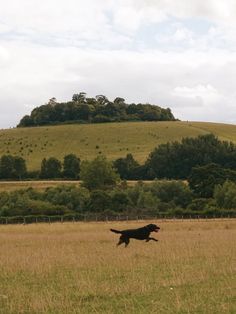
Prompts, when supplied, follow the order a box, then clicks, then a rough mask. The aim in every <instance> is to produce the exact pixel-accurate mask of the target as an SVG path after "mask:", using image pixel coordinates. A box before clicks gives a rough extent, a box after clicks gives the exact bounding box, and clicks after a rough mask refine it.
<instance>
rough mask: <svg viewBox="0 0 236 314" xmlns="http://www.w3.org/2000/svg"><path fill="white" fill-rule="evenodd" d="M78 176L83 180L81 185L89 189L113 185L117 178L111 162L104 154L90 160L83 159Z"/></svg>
mask: <svg viewBox="0 0 236 314" xmlns="http://www.w3.org/2000/svg"><path fill="white" fill-rule="evenodd" d="M80 178H81V180H82V181H83V186H84V187H86V188H88V189H89V190H95V189H104V188H107V187H111V186H115V185H116V183H117V181H118V180H119V176H118V174H117V173H116V172H115V170H114V168H113V166H112V163H111V162H109V161H108V160H107V159H106V158H105V157H104V156H98V157H96V158H95V159H94V160H92V161H83V162H82V163H81V172H80Z"/></svg>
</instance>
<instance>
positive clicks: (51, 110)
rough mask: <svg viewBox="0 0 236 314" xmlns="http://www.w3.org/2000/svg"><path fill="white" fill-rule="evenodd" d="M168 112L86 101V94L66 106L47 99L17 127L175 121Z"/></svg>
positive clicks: (118, 99) (104, 100) (99, 97)
mask: <svg viewBox="0 0 236 314" xmlns="http://www.w3.org/2000/svg"><path fill="white" fill-rule="evenodd" d="M175 120H176V119H175V117H174V115H173V114H172V112H171V110H170V109H169V108H166V109H164V108H161V107H159V106H157V105H150V104H141V103H139V104H134V103H131V104H127V103H126V102H125V99H124V98H121V97H116V98H115V99H114V100H113V101H110V100H109V99H108V98H107V97H106V96H104V95H97V96H96V97H95V98H89V97H87V96H86V93H83V92H81V93H79V94H74V95H73V96H72V100H71V101H68V102H57V100H56V98H55V97H53V98H51V99H50V100H49V101H48V103H47V104H45V105H42V106H39V107H36V108H34V109H33V110H32V112H31V114H30V115H26V116H24V117H23V118H22V119H21V120H20V123H19V124H18V127H30V126H39V125H55V124H66V123H101V122H119V121H175Z"/></svg>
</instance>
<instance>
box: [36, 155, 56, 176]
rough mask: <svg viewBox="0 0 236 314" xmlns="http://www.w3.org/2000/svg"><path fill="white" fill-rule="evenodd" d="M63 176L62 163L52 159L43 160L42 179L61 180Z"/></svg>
mask: <svg viewBox="0 0 236 314" xmlns="http://www.w3.org/2000/svg"><path fill="white" fill-rule="evenodd" d="M60 176H61V162H60V161H59V160H58V159H56V158H54V157H50V158H49V159H45V158H44V159H43V160H42V163H41V172H40V177H41V178H44V179H51V178H52V179H53V178H59V177H60Z"/></svg>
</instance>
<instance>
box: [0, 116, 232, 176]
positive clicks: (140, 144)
mask: <svg viewBox="0 0 236 314" xmlns="http://www.w3.org/2000/svg"><path fill="white" fill-rule="evenodd" d="M207 133H213V134H215V135H216V136H218V137H219V139H221V140H227V141H233V142H235V143H236V125H228V124H220V123H207V122H180V121H168V122H122V123H100V124H74V125H58V126H45V127H32V128H15V129H7V130H0V156H1V155H3V154H11V155H18V156H22V157H23V158H24V159H25V160H26V161H27V166H28V169H29V170H37V169H39V168H40V164H41V161H42V159H43V158H44V157H46V158H48V157H56V158H58V159H60V160H62V159H63V157H64V156H65V155H66V154H69V153H75V154H76V155H78V156H79V157H80V158H81V159H82V160H84V159H92V158H94V157H95V156H97V155H98V154H104V155H105V156H107V157H108V158H109V159H110V160H114V159H116V158H119V157H124V156H126V154H127V153H132V154H133V155H134V157H135V158H136V159H137V160H138V161H139V162H144V161H145V160H146V158H147V156H148V155H149V153H150V152H151V151H152V150H153V149H154V147H156V146H158V145H159V144H161V143H166V142H168V141H176V140H181V139H182V138H183V137H195V136H198V135H202V134H207Z"/></svg>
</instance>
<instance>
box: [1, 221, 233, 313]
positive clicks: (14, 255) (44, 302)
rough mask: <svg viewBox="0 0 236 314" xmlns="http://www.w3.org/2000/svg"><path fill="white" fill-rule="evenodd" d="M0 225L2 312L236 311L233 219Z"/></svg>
mask: <svg viewBox="0 0 236 314" xmlns="http://www.w3.org/2000/svg"><path fill="white" fill-rule="evenodd" d="M145 223H146V222H129V223H126V222H116V223H74V224H73V223H66V224H60V223H56V224H50V225H49V224H38V225H25V226H23V225H17V226H10V225H9V226H0V247H1V250H0V313H4V314H5V313H7V314H8V313H9V314H10V313H30V314H33V313H60V314H61V313H204V314H205V313H209V314H213V313H232V314H233V313H235V311H236V291H235V289H236V285H235V284H236V277H235V272H236V264H235V257H236V256H235V239H236V220H215V221H213V220H212V221H204V220H202V221H159V222H157V223H158V224H159V225H160V226H161V232H160V233H159V234H158V235H157V237H158V238H159V240H160V241H159V242H158V243H156V242H149V243H145V242H142V241H135V240H131V243H130V247H128V248H126V249H125V248H123V247H118V248H116V247H115V243H116V242H117V238H118V235H116V234H113V233H111V232H110V231H109V228H110V227H113V228H117V229H122V228H127V227H137V226H142V225H144V224H145Z"/></svg>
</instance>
